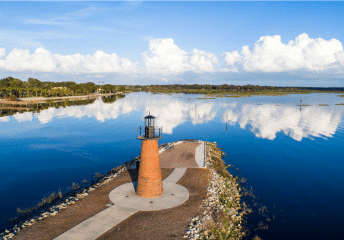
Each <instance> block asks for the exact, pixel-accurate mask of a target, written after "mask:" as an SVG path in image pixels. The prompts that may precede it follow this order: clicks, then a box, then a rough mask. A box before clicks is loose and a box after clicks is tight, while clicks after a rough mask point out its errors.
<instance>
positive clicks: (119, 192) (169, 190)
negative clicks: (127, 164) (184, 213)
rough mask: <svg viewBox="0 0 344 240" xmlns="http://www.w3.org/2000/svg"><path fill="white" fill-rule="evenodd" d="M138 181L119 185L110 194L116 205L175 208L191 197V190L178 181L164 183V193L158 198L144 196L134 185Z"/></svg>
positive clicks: (137, 208) (139, 208) (152, 208)
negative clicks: (138, 194)
mask: <svg viewBox="0 0 344 240" xmlns="http://www.w3.org/2000/svg"><path fill="white" fill-rule="evenodd" d="M136 184H137V182H133V183H126V184H123V185H121V186H118V187H117V188H115V189H114V190H112V191H111V192H110V194H109V197H110V200H111V201H112V202H113V203H114V205H115V206H119V207H124V208H130V209H133V210H141V211H152V210H162V209H167V208H173V207H175V206H178V205H180V204H182V203H184V202H186V201H187V200H188V199H189V191H188V190H187V189H186V188H185V187H183V186H181V185H179V184H176V183H169V182H168V183H165V184H163V194H162V195H161V196H159V197H157V198H143V197H140V196H137V195H136V192H135V188H134V185H136Z"/></svg>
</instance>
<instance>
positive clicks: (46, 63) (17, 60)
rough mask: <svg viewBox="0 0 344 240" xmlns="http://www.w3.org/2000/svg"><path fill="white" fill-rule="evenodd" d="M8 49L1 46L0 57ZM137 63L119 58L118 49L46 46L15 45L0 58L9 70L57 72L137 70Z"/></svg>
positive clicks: (1, 63)
mask: <svg viewBox="0 0 344 240" xmlns="http://www.w3.org/2000/svg"><path fill="white" fill-rule="evenodd" d="M1 56H5V49H3V48H2V49H0V57H1ZM135 65H136V64H135V63H133V62H131V61H130V60H129V59H125V58H119V57H118V56H117V55H116V54H115V53H113V54H107V53H104V52H103V51H96V53H95V54H94V55H92V56H91V55H86V56H83V55H81V54H79V53H77V54H73V55H60V54H52V53H51V52H49V51H48V50H46V49H44V48H37V49H36V51H35V52H34V53H33V54H30V52H29V50H22V49H17V48H15V49H13V50H12V51H11V52H10V53H9V54H8V55H7V56H6V57H5V59H4V60H2V59H0V69H3V70H9V71H32V72H54V73H73V74H83V73H126V72H133V71H135Z"/></svg>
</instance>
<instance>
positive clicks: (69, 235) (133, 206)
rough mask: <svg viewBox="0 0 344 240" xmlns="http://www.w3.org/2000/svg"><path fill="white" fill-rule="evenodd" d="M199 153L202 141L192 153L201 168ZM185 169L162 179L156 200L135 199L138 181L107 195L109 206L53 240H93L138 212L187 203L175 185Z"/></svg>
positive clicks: (184, 192)
mask: <svg viewBox="0 0 344 240" xmlns="http://www.w3.org/2000/svg"><path fill="white" fill-rule="evenodd" d="M184 144H187V143H184ZM198 145H199V144H198ZM202 146H203V147H202ZM160 151H161V150H160ZM161 152H162V151H161ZM202 153H204V142H202V143H201V144H200V145H199V146H198V148H196V152H195V155H196V158H198V160H197V163H198V164H199V165H202V156H203V157H204V155H202ZM194 161H195V160H194ZM203 162H204V159H203ZM186 169H187V168H186V167H184V168H175V169H174V171H173V172H172V173H171V174H170V176H168V177H167V178H166V179H164V180H163V194H162V195H161V196H160V197H158V198H142V197H139V196H137V195H136V193H135V190H136V189H135V188H136V186H137V182H131V183H126V184H123V185H121V186H119V187H117V188H115V189H114V190H112V191H111V192H110V194H109V197H110V200H111V201H112V202H113V205H112V206H110V207H109V208H108V209H106V210H104V211H102V212H100V213H98V214H96V215H94V216H93V217H91V218H89V219H87V220H85V221H83V222H82V223H80V224H78V225H77V226H75V227H73V228H71V229H70V230H68V231H66V232H65V233H63V234H61V235H60V236H58V237H57V238H55V240H93V239H96V238H97V237H99V236H101V235H102V234H104V233H105V232H107V231H108V230H110V229H111V228H113V227H115V226H116V225H117V224H118V223H120V222H121V221H123V220H124V219H126V218H128V217H129V216H131V215H133V214H134V213H136V212H138V211H152V210H162V209H168V208H173V207H175V206H178V205H180V204H182V203H184V202H186V201H187V200H188V199H189V191H188V190H187V189H186V188H185V187H183V186H181V185H179V184H177V181H178V180H179V179H180V178H181V177H182V176H183V175H184V174H185V171H186Z"/></svg>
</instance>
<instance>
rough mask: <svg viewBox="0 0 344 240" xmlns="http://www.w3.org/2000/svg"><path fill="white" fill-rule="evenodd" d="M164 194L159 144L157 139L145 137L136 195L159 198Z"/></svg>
mask: <svg viewBox="0 0 344 240" xmlns="http://www.w3.org/2000/svg"><path fill="white" fill-rule="evenodd" d="M162 194H163V185H162V177H161V166H160V159H159V145H158V140H157V139H144V140H142V145H141V160H140V169H139V177H138V181H137V190H136V195H138V196H140V197H143V198H157V197H159V196H161V195H162Z"/></svg>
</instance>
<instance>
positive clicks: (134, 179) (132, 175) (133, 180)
mask: <svg viewBox="0 0 344 240" xmlns="http://www.w3.org/2000/svg"><path fill="white" fill-rule="evenodd" d="M128 172H129V175H130V178H131V183H132V184H133V185H134V189H135V192H136V189H137V180H138V177H139V170H137V169H128Z"/></svg>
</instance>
